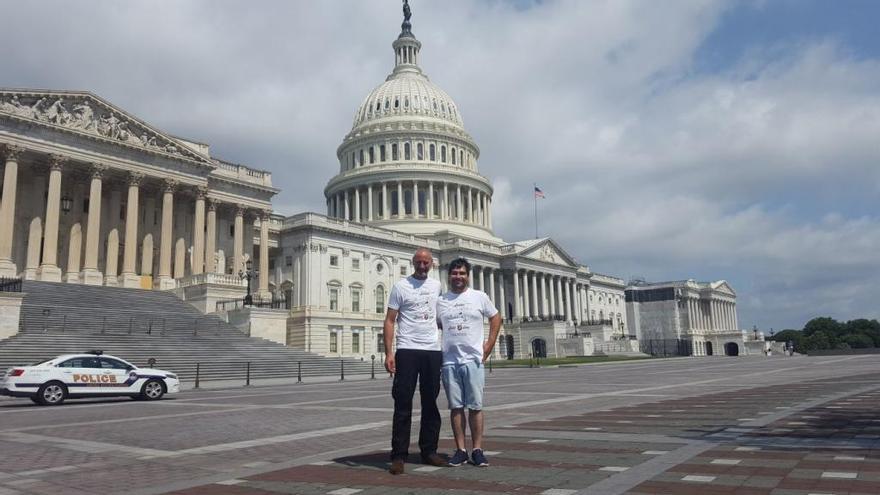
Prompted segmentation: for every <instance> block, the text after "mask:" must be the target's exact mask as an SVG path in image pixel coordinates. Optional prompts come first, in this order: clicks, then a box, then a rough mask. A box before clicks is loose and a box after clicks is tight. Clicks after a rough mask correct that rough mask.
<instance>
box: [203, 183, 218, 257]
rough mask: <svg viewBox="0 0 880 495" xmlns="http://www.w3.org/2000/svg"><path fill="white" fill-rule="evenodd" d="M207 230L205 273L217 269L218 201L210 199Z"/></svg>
mask: <svg viewBox="0 0 880 495" xmlns="http://www.w3.org/2000/svg"><path fill="white" fill-rule="evenodd" d="M207 216H208V220H207V231H206V232H205V273H214V272H215V271H217V264H216V263H215V261H214V256H216V255H217V201H216V200H213V199H208V215H207Z"/></svg>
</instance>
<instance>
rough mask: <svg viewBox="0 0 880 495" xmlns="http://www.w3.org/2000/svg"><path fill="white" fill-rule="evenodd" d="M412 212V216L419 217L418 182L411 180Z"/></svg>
mask: <svg viewBox="0 0 880 495" xmlns="http://www.w3.org/2000/svg"><path fill="white" fill-rule="evenodd" d="M412 213H413V218H419V214H420V213H421V212H420V211H419V183H418V182H417V181H413V185H412Z"/></svg>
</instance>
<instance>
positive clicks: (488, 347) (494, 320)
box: [483, 312, 501, 363]
mask: <svg viewBox="0 0 880 495" xmlns="http://www.w3.org/2000/svg"><path fill="white" fill-rule="evenodd" d="M500 331H501V313H500V312H499V313H495V316H493V317H491V318H489V338H488V339H487V340H486V341H485V342H483V362H484V363H485V362H486V360H487V359H489V356H491V355H492V349H493V348H495V341H496V340H498V332H500Z"/></svg>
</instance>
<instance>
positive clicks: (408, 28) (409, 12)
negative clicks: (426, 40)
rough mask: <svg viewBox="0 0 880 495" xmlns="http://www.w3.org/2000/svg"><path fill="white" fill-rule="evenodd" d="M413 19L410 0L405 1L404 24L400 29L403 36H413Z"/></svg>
mask: <svg viewBox="0 0 880 495" xmlns="http://www.w3.org/2000/svg"><path fill="white" fill-rule="evenodd" d="M411 17H412V10H410V8H409V0H403V24H401V25H400V29H401V31H402V33H401V35H403V34H412V31H411V29H412V24H410V22H409V19H410V18H411Z"/></svg>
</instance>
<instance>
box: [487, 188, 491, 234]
mask: <svg viewBox="0 0 880 495" xmlns="http://www.w3.org/2000/svg"><path fill="white" fill-rule="evenodd" d="M486 214H487V220H486V226H487V227H489V228H490V229H491V228H492V196H489V195H487V196H486Z"/></svg>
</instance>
